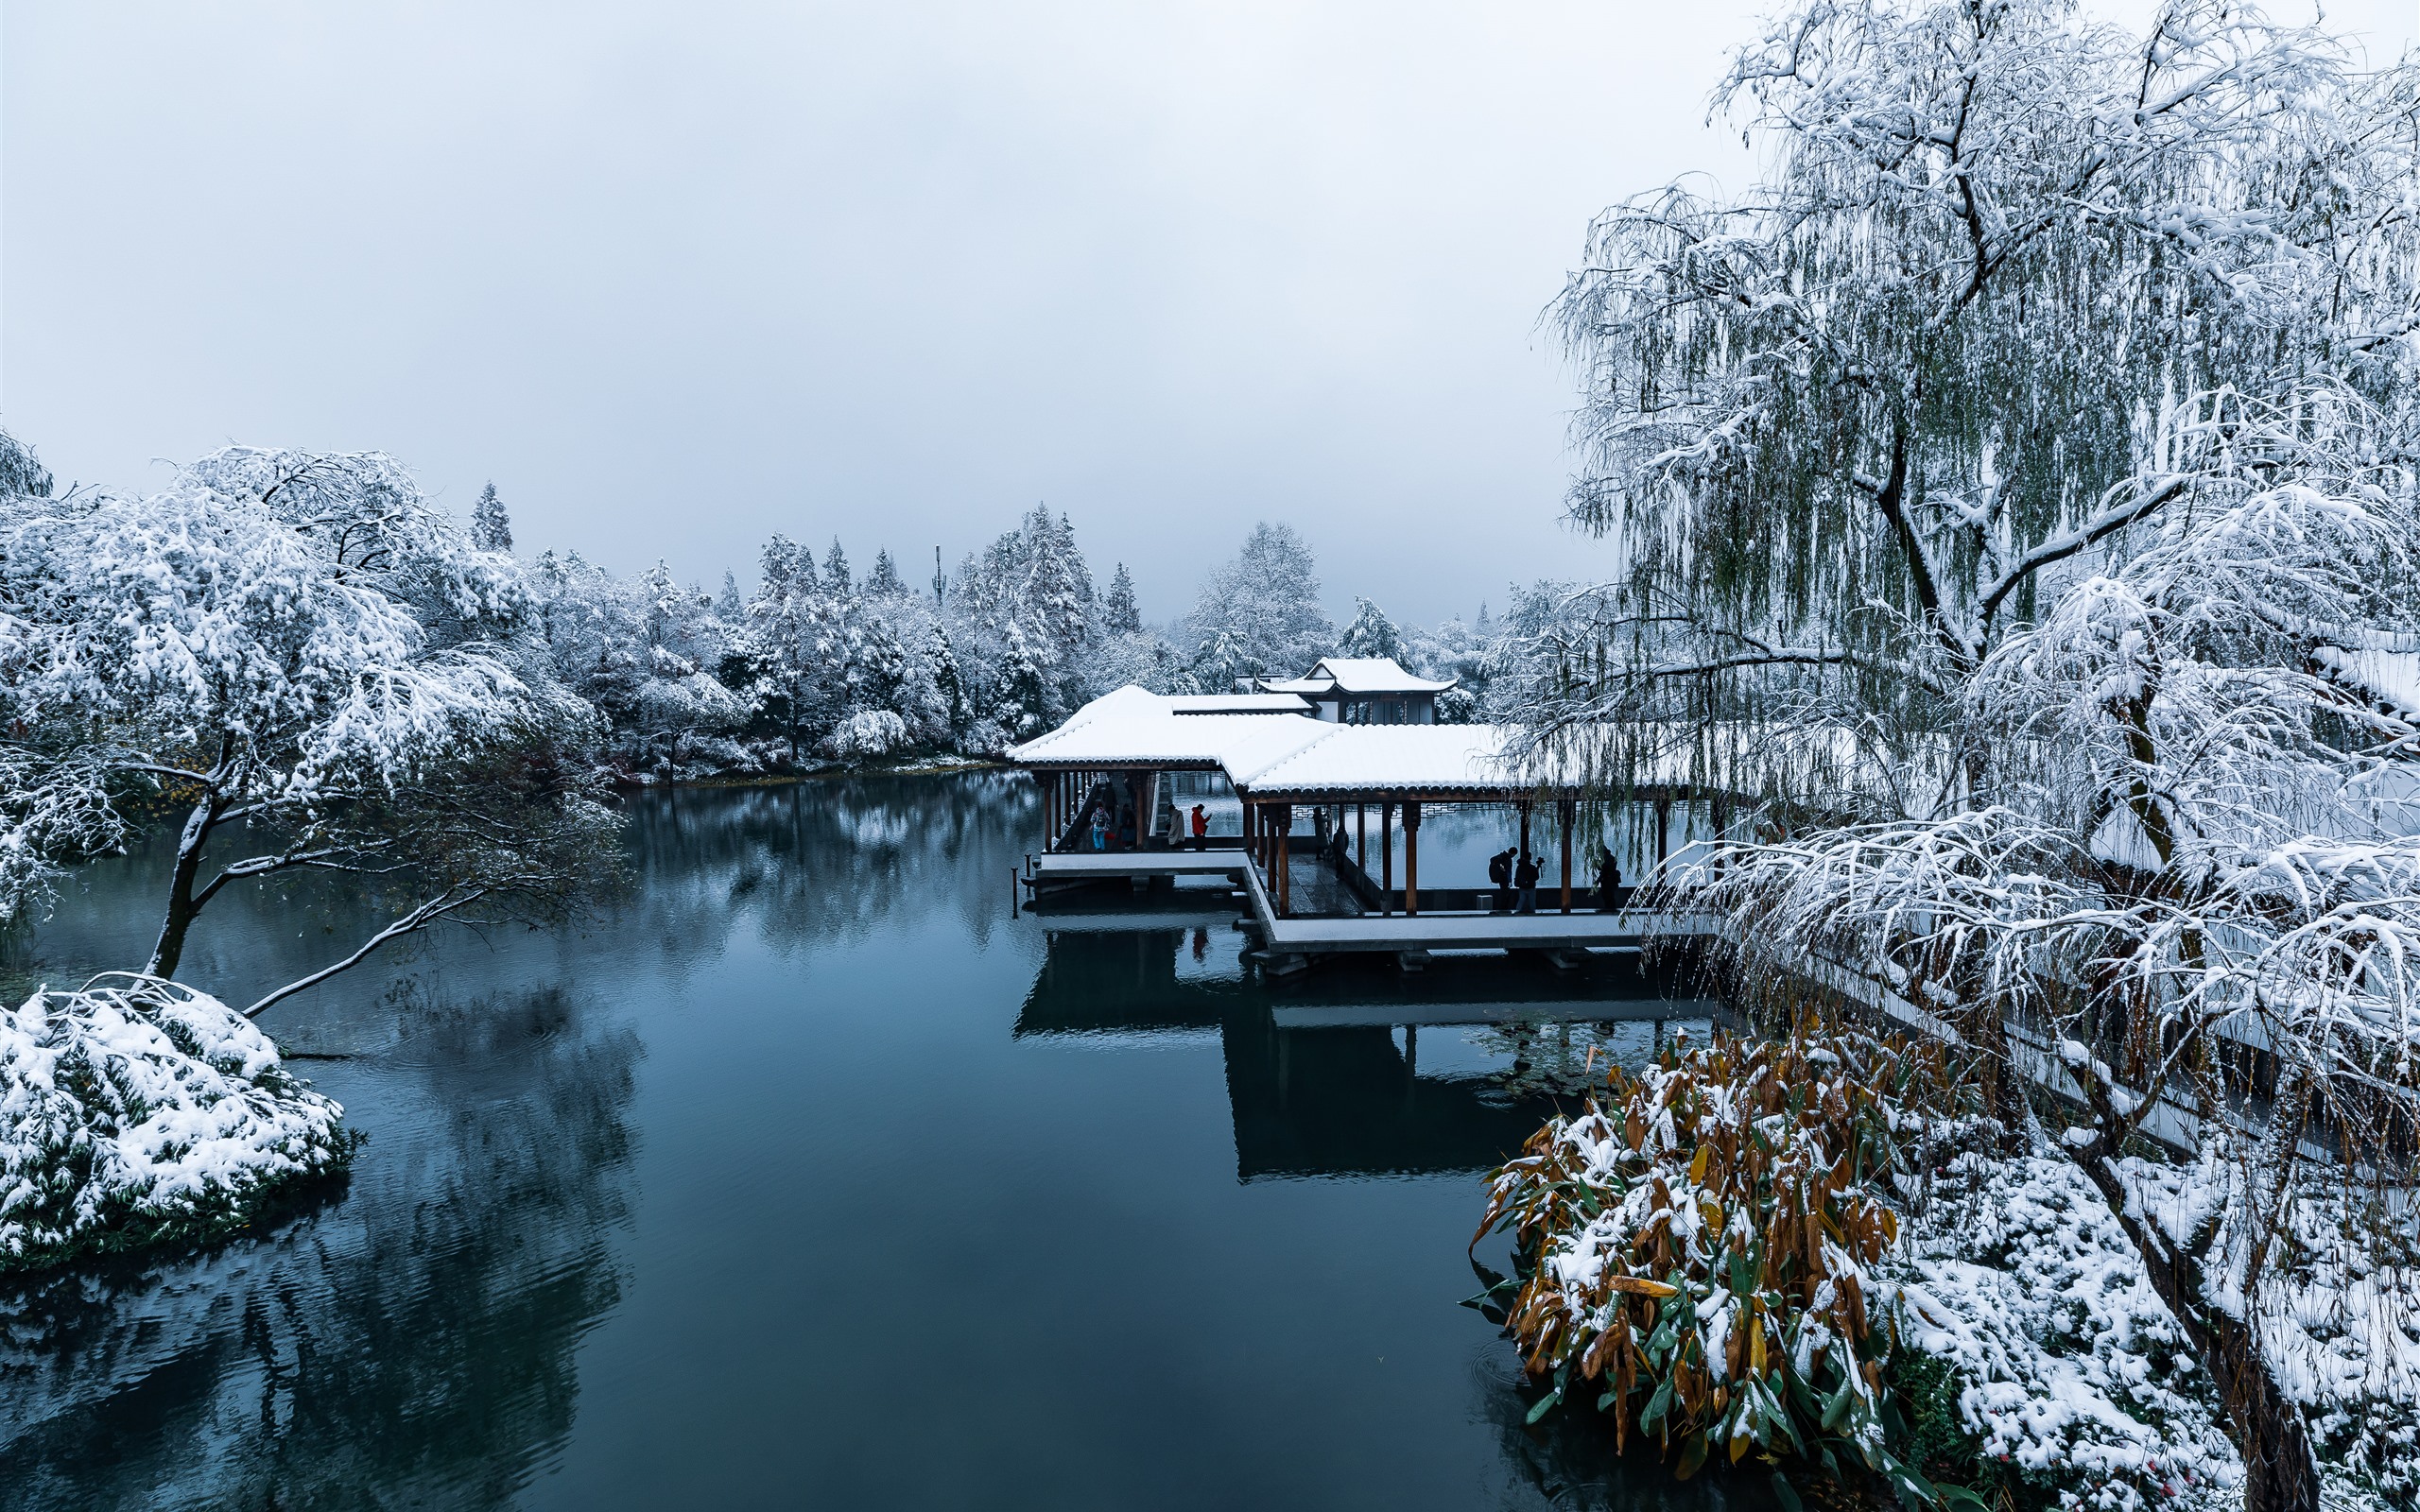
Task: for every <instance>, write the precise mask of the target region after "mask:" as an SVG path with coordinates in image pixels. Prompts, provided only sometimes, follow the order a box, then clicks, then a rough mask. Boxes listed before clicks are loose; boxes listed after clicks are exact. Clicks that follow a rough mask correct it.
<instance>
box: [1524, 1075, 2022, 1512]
mask: <svg viewBox="0 0 2420 1512" xmlns="http://www.w3.org/2000/svg"><path fill="white" fill-rule="evenodd" d="M1608 1086H1609V1096H1608V1098H1607V1099H1606V1100H1605V1101H1604V1102H1603V1103H1601V1104H1600V1103H1599V1102H1597V1101H1595V1100H1591V1101H1590V1102H1589V1103H1588V1105H1587V1107H1586V1110H1585V1111H1584V1112H1583V1113H1582V1114H1581V1115H1580V1116H1579V1117H1577V1118H1569V1119H1564V1118H1558V1119H1556V1120H1554V1121H1553V1122H1552V1123H1550V1124H1548V1125H1547V1126H1546V1127H1545V1128H1544V1129H1542V1130H1540V1131H1539V1133H1538V1134H1537V1135H1536V1136H1535V1137H1534V1138H1533V1139H1531V1140H1530V1143H1529V1145H1528V1146H1527V1148H1526V1151H1525V1153H1524V1154H1523V1155H1522V1156H1521V1157H1520V1158H1519V1159H1517V1160H1513V1161H1512V1162H1510V1163H1509V1164H1507V1165H1506V1166H1505V1167H1504V1168H1503V1169H1502V1170H1500V1171H1499V1172H1497V1173H1496V1175H1495V1178H1494V1181H1493V1184H1492V1192H1491V1196H1490V1201H1489V1204H1488V1211H1487V1216H1486V1219H1485V1221H1484V1222H1483V1223H1482V1224H1481V1227H1480V1230H1479V1231H1480V1233H1481V1234H1484V1233H1486V1232H1487V1231H1488V1230H1489V1229H1492V1228H1496V1227H1503V1228H1507V1229H1511V1230H1512V1232H1513V1246H1514V1254H1515V1264H1516V1267H1517V1269H1518V1270H1519V1272H1520V1277H1519V1280H1518V1284H1517V1287H1516V1288H1514V1289H1513V1297H1512V1299H1511V1301H1510V1304H1509V1306H1508V1307H1507V1308H1506V1310H1505V1321H1506V1326H1507V1328H1508V1330H1509V1331H1510V1332H1511V1333H1512V1334H1513V1338H1514V1339H1515V1340H1516V1341H1517V1342H1518V1344H1519V1346H1520V1348H1521V1352H1522V1361H1523V1364H1524V1366H1526V1367H1527V1369H1528V1370H1529V1372H1530V1375H1531V1376H1532V1377H1533V1378H1538V1379H1546V1380H1550V1381H1551V1382H1552V1383H1553V1385H1552V1389H1551V1391H1549V1393H1548V1394H1547V1396H1546V1398H1545V1399H1544V1400H1541V1401H1540V1402H1539V1404H1538V1408H1537V1416H1543V1415H1544V1414H1545V1413H1546V1412H1547V1411H1548V1410H1550V1409H1551V1408H1552V1407H1553V1406H1555V1405H1556V1404H1557V1403H1559V1402H1563V1401H1565V1400H1593V1402H1594V1405H1595V1407H1596V1410H1597V1411H1599V1412H1600V1413H1605V1414H1608V1415H1610V1416H1611V1417H1612V1419H1613V1430H1614V1434H1615V1436H1616V1441H1617V1442H1625V1443H1626V1442H1627V1440H1628V1438H1629V1436H1630V1435H1631V1434H1632V1433H1633V1432H1635V1433H1637V1434H1639V1435H1642V1436H1645V1437H1650V1438H1653V1439H1655V1440H1656V1441H1657V1442H1658V1443H1659V1444H1660V1445H1662V1446H1663V1448H1664V1449H1665V1450H1666V1451H1667V1452H1669V1451H1670V1450H1671V1449H1672V1448H1673V1447H1674V1446H1676V1445H1677V1446H1678V1447H1679V1450H1680V1458H1679V1462H1678V1464H1677V1466H1676V1469H1677V1471H1678V1473H1680V1474H1682V1475H1688V1474H1692V1473H1694V1472H1695V1471H1696V1470H1697V1469H1699V1468H1700V1467H1701V1466H1703V1464H1704V1463H1705V1462H1706V1461H1707V1460H1708V1459H1710V1458H1715V1457H1717V1456H1720V1457H1721V1458H1724V1459H1728V1460H1730V1461H1732V1462H1735V1463H1736V1462H1737V1461H1738V1460H1740V1459H1741V1458H1743V1457H1744V1456H1746V1455H1747V1454H1748V1453H1749V1452H1755V1453H1756V1454H1757V1455H1758V1457H1759V1458H1760V1459H1761V1460H1764V1461H1779V1460H1783V1459H1786V1458H1798V1459H1804V1460H1811V1461H1815V1462H1817V1463H1821V1464H1823V1465H1824V1466H1825V1467H1826V1468H1827V1469H1831V1470H1832V1471H1833V1472H1834V1473H1835V1474H1837V1473H1839V1471H1840V1469H1841V1463H1840V1460H1839V1459H1838V1458H1837V1457H1836V1456H1835V1454H1834V1452H1833V1451H1834V1448H1835V1447H1838V1448H1839V1449H1841V1451H1843V1452H1845V1453H1846V1454H1847V1455H1848V1456H1849V1458H1850V1461H1851V1463H1853V1464H1862V1465H1864V1466H1868V1467H1871V1468H1872V1469H1876V1470H1879V1471H1881V1472H1882V1473H1883V1474H1884V1475H1886V1476H1888V1477H1889V1478H1890V1479H1892V1480H1893V1482H1894V1483H1896V1484H1898V1485H1899V1486H1901V1487H1902V1488H1903V1489H1904V1490H1905V1491H1906V1492H1907V1493H1908V1494H1909V1495H1910V1496H1913V1497H1916V1498H1920V1499H1922V1500H1925V1501H1937V1500H1939V1498H1940V1494H1941V1493H1940V1492H1939V1491H1937V1490H1936V1489H1935V1488H1934V1487H1933V1486H1930V1485H1929V1484H1927V1482H1926V1481H1925V1480H1924V1479H1923V1478H1922V1476H1921V1475H1920V1474H1919V1473H1918V1472H1917V1471H1916V1470H1914V1469H1912V1468H1911V1467H1909V1466H1906V1465H1903V1464H1902V1463H1901V1462H1900V1461H1899V1459H1898V1458H1897V1456H1896V1455H1895V1454H1894V1453H1893V1449H1892V1445H1891V1442H1890V1439H1891V1434H1890V1432H1889V1430H1890V1429H1891V1428H1892V1427H1893V1426H1894V1423H1895V1420H1894V1419H1893V1418H1892V1417H1890V1416H1889V1415H1888V1413H1887V1402H1886V1400H1885V1397H1886V1392H1885V1380H1884V1374H1883V1370H1884V1366H1885V1365H1886V1364H1887V1358H1888V1354H1889V1349H1890V1346H1891V1331H1890V1328H1889V1326H1888V1325H1889V1313H1888V1307H1887V1302H1886V1301H1885V1298H1886V1297H1888V1295H1889V1294H1888V1292H1887V1290H1877V1282H1876V1271H1875V1267H1876V1265H1877V1263H1879V1262H1881V1261H1882V1260H1883V1258H1884V1257H1885V1255H1886V1254H1887V1253H1889V1251H1890V1249H1891V1247H1892V1246H1893V1242H1894V1241H1895V1240H1896V1238H1897V1235H1898V1225H1899V1219H1898V1216H1897V1214H1896V1213H1895V1212H1894V1211H1893V1209H1892V1207H1891V1206H1890V1205H1889V1203H1888V1201H1887V1200H1886V1199H1887V1197H1888V1195H1889V1189H1888V1187H1887V1186H1886V1185H1885V1184H1884V1183H1885V1181H1886V1178H1887V1177H1890V1176H1891V1175H1892V1174H1893V1173H1896V1172H1902V1171H1907V1172H1913V1171H1916V1170H1918V1169H1921V1167H1922V1166H1923V1165H1924V1164H1926V1163H1928V1162H1929V1161H1930V1160H1932V1159H1934V1157H1935V1154H1936V1151H1937V1146H1938V1145H1939V1144H1940V1143H1941V1142H1943V1141H1944V1140H1945V1139H1948V1138H1951V1137H1953V1136H1956V1135H1959V1134H1961V1133H1962V1132H1963V1131H1966V1130H1969V1129H1971V1128H1972V1127H1973V1126H1974V1121H1973V1120H1972V1118H1971V1117H1970V1116H1967V1115H1963V1114H1962V1113H1961V1112H1960V1111H1959V1109H1958V1108H1957V1106H1956V1105H1957V1103H1958V1101H1959V1092H1958V1089H1957V1086H1956V1083H1955V1079H1954V1078H1953V1077H1952V1076H1951V1075H1950V1074H1949V1068H1948V1066H1947V1064H1946V1062H1945V1059H1944V1057H1942V1055H1941V1053H1940V1052H1939V1051H1938V1050H1937V1049H1936V1048H1934V1047H1932V1046H1928V1045H1915V1046H1900V1045H1892V1044H1885V1043H1882V1042H1878V1041H1876V1040H1870V1039H1865V1038H1861V1037H1854V1036H1841V1037H1834V1038H1829V1039H1826V1040H1821V1041H1816V1042H1810V1041H1808V1040H1803V1039H1793V1040H1788V1041H1772V1042H1761V1043H1760V1042H1753V1041H1744V1040H1730V1039H1725V1038H1721V1037H1718V1038H1717V1039H1716V1040H1715V1041H1714V1043H1712V1044H1711V1045H1709V1046H1707V1047H1705V1048H1704V1049H1701V1050H1694V1051H1690V1050H1685V1049H1680V1048H1673V1049H1668V1050H1667V1051H1666V1052H1665V1053H1664V1055H1663V1056H1662V1057H1660V1059H1659V1060H1658V1062H1657V1063H1656V1064H1654V1065H1652V1066H1651V1067H1649V1068H1648V1069H1647V1070H1646V1071H1645V1072H1643V1073H1642V1074H1639V1075H1637V1076H1633V1075H1631V1074H1628V1073H1627V1072H1624V1071H1622V1070H1620V1069H1618V1068H1616V1070H1615V1071H1614V1072H1612V1073H1611V1074H1610V1076H1609V1081H1608ZM1508 1284H1510V1283H1508ZM1952 1494H1957V1493H1955V1492H1953V1493H1952Z"/></svg>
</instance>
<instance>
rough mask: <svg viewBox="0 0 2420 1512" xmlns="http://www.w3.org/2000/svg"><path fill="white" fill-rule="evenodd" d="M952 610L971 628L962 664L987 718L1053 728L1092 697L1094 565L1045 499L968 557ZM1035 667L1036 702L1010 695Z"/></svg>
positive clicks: (1002, 724) (962, 646)
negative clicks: (1088, 680) (1087, 669)
mask: <svg viewBox="0 0 2420 1512" xmlns="http://www.w3.org/2000/svg"><path fill="white" fill-rule="evenodd" d="M949 607H950V609H951V610H953V611H954V612H955V613H956V615H957V616H958V618H959V622H960V624H961V625H962V626H963V627H964V628H965V631H966V635H965V637H964V638H963V639H962V640H961V641H960V642H959V664H960V666H961V668H962V669H963V670H964V671H965V672H966V673H967V674H968V678H969V681H970V684H971V687H970V692H971V693H972V694H973V696H974V697H975V700H976V703H977V712H978V716H979V717H983V718H987V719H989V720H991V721H993V722H994V723H995V724H996V725H997V726H998V727H999V728H1001V729H1004V730H1012V729H1015V728H1017V727H1018V726H1019V724H1020V722H1021V721H1024V720H1026V719H1029V718H1034V719H1039V720H1041V721H1043V725H1042V728H1045V729H1046V728H1048V726H1049V725H1050V724H1054V723H1056V722H1057V721H1059V720H1060V719H1063V718H1064V717H1066V715H1067V713H1068V712H1069V711H1071V710H1073V709H1074V708H1076V707H1077V706H1078V705H1079V704H1080V703H1082V702H1083V701H1084V700H1085V699H1086V698H1088V697H1090V696H1092V693H1093V692H1094V691H1095V690H1093V689H1090V688H1088V687H1087V686H1086V685H1085V682H1084V678H1083V670H1084V653H1085V651H1086V648H1087V647H1088V646H1089V645H1090V644H1092V640H1093V637H1094V634H1095V621H1094V615H1095V607H1096V606H1095V604H1094V595H1093V579H1092V570H1091V568H1090V567H1089V566H1087V565H1086V563H1085V561H1084V556H1083V553H1082V551H1081V550H1080V549H1079V548H1078V547H1077V544H1076V534H1075V531H1074V529H1073V528H1072V527H1071V526H1070V525H1069V524H1068V523H1067V520H1066V518H1065V517H1064V516H1059V517H1056V518H1054V517H1053V516H1052V515H1051V513H1050V511H1049V510H1048V509H1046V508H1044V507H1041V506H1039V505H1037V506H1035V507H1034V508H1033V509H1032V511H1031V512H1029V514H1027V515H1026V517H1025V519H1024V520H1023V521H1022V522H1020V523H1019V524H1018V526H1017V528H1016V529H1014V530H1011V531H1009V532H1008V533H1007V534H1005V535H1003V536H1001V537H999V538H998V539H997V540H995V541H993V542H992V543H991V544H990V545H989V546H987V547H985V548H984V550H983V551H982V552H981V553H980V554H979V555H972V556H969V557H968V558H966V560H965V561H964V562H963V563H962V564H961V565H960V566H959V571H958V576H957V579H956V581H954V582H953V583H952V584H951V585H950V606H949ZM1012 630H1013V632H1014V634H1013V635H1011V631H1012ZM1029 674H1030V676H1031V677H1032V678H1033V679H1039V688H1040V703H1039V704H1038V705H1037V704H1035V703H1034V702H1033V700H1032V699H1031V698H1030V697H1029V696H1028V694H1027V693H1025V692H1014V691H1011V684H1014V685H1015V686H1016V687H1018V688H1024V687H1025V686H1026V681H1025V679H1027V678H1028V675H1029Z"/></svg>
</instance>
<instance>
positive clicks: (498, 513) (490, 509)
mask: <svg viewBox="0 0 2420 1512" xmlns="http://www.w3.org/2000/svg"><path fill="white" fill-rule="evenodd" d="M471 544H472V545H474V546H476V547H478V548H479V549H480V550H481V551H502V552H510V551H511V550H512V519H511V517H510V515H508V514H506V513H505V512H504V501H503V500H502V499H499V498H497V497H496V496H495V485H494V484H493V483H490V484H489V485H488V486H487V487H486V488H484V489H481V490H479V501H478V503H476V504H475V505H473V506H471Z"/></svg>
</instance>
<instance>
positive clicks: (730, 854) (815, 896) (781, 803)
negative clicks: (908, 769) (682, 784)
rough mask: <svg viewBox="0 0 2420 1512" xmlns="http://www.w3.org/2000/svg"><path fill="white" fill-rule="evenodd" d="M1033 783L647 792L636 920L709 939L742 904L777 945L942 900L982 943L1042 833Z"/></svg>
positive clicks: (741, 913) (1013, 776)
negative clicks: (1012, 880) (1011, 876)
mask: <svg viewBox="0 0 2420 1512" xmlns="http://www.w3.org/2000/svg"><path fill="white" fill-rule="evenodd" d="M1034 793H1035V788H1034V785H1033V782H1032V781H1031V780H1030V779H1029V778H1028V777H1026V776H1025V775H1024V774H1022V773H1006V772H972V773H968V774H966V775H964V776H960V777H952V778H935V777H929V776H926V777H864V778H845V779H838V780H833V781H824V782H792V783H787V784H784V785H782V786H777V787H758V788H744V789H718V790H715V791H711V792H706V793H688V794H684V793H682V792H681V791H680V790H678V789H673V790H670V791H666V792H661V793H648V794H643V795H640V796H639V797H636V798H634V799H631V800H630V803H629V805H628V809H629V815H630V825H631V836H630V842H629V845H630V854H631V865H632V866H633V867H634V868H636V869H637V871H638V872H639V875H640V881H641V886H640V887H639V889H638V892H637V896H638V898H639V900H640V902H639V906H640V907H641V908H642V909H643V910H644V918H643V919H642V920H641V922H644V923H645V924H646V925H648V927H651V928H659V929H662V930H664V931H666V932H674V933H677V934H679V935H680V936H682V937H683V939H685V940H690V941H697V940H709V941H710V940H716V939H719V938H721V937H722V936H725V935H726V934H727V933H728V932H729V931H730V930H731V929H732V928H733V927H735V925H736V924H737V922H738V921H739V920H740V919H742V918H745V917H749V916H751V915H752V916H753V917H754V918H755V919H758V920H759V927H760V928H762V929H763V931H764V933H765V936H766V937H767V938H768V939H769V940H771V941H773V942H774V943H776V944H779V945H784V946H796V945H802V944H808V943H815V944H822V943H829V942H835V941H848V940H854V939H859V938H862V937H864V936H866V935H867V934H868V933H869V932H871V931H872V930H873V928H874V926H876V925H877V924H879V923H881V922H883V921H884V920H886V919H890V918H891V917H893V916H894V915H901V916H906V917H914V916H916V915H919V914H922V913H924V912H925V911H926V910H927V909H928V908H929V905H930V902H931V901H932V900H935V899H942V898H946V899H948V900H949V901H950V902H951V903H952V905H953V906H954V907H955V908H956V910H957V912H958V914H959V918H960V919H961V920H962V921H963V922H964V924H965V925H966V929H967V932H968V934H969V935H970V936H971V937H972V938H973V939H974V941H975V944H976V946H977V948H978V949H980V948H982V947H983V946H985V945H988V944H989V943H990V941H991V935H992V931H993V930H994V928H995V927H997V925H998V924H999V923H1000V921H1002V920H1003V919H1005V918H1006V917H1007V912H1008V889H1009V873H1010V871H1011V869H1012V868H1016V867H1017V866H1018V865H1020V864H1021V862H1022V861H1023V859H1024V856H1025V852H1026V851H1030V850H1032V849H1033V848H1034V846H1035V845H1036V844H1037V843H1038V841H1039V838H1040V822H1039V812H1038V810H1037V808H1036V804H1035V799H1034ZM911 901H912V902H911Z"/></svg>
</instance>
